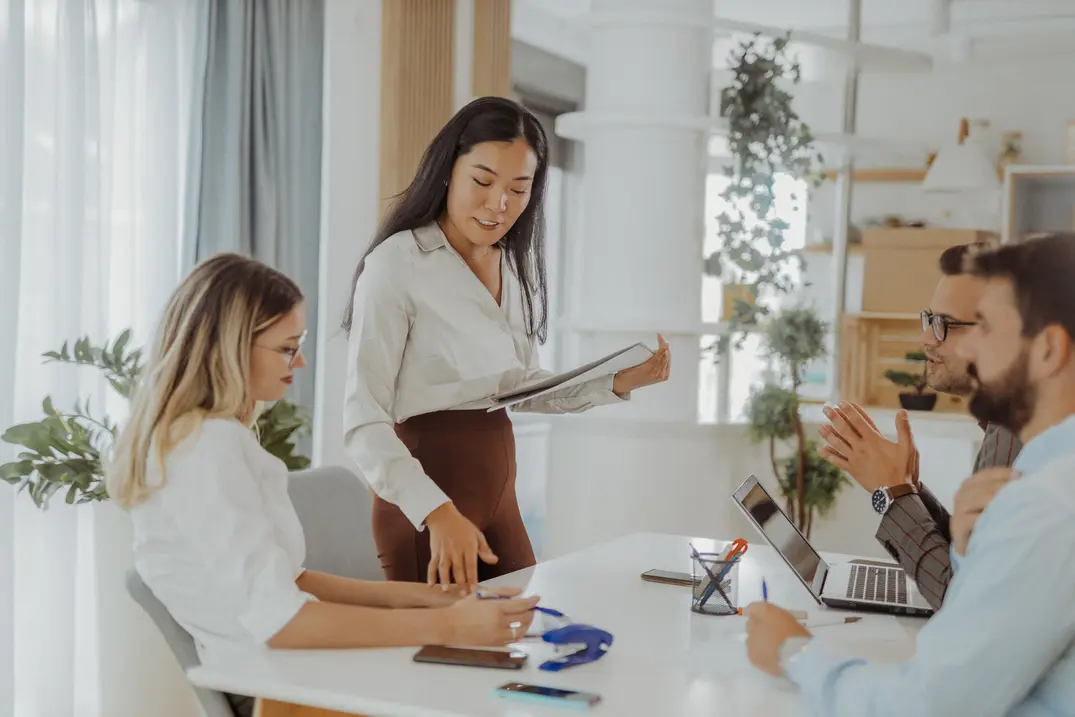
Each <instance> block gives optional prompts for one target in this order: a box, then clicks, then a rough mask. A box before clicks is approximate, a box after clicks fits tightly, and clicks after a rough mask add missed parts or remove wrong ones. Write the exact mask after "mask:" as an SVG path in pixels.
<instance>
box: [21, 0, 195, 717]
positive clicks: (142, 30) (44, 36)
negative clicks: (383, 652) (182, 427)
mask: <svg viewBox="0 0 1075 717" xmlns="http://www.w3.org/2000/svg"><path fill="white" fill-rule="evenodd" d="M194 4H195V2H194V1H193V0H0V430H3V429H4V428H6V427H7V426H8V425H11V424H12V423H17V422H23V421H30V420H37V419H38V418H39V417H40V405H41V399H42V398H43V397H44V396H45V395H46V394H50V395H51V396H52V397H53V399H54V401H55V403H56V404H57V406H58V407H60V406H64V407H70V406H71V405H72V404H73V402H74V400H75V399H76V398H78V397H82V398H85V397H86V396H87V395H91V396H93V397H94V398H96V399H97V400H96V401H95V405H97V406H99V407H102V408H103V407H104V405H105V404H104V397H105V396H107V395H108V393H109V389H108V387H107V385H106V384H105V383H103V382H102V381H101V379H100V377H99V376H98V375H97V374H96V372H95V371H93V370H91V369H86V370H83V369H75V368H73V367H71V366H65V365H56V364H49V365H45V364H43V363H42V359H41V354H42V353H43V352H45V351H48V350H53V349H57V348H58V347H59V346H60V345H61V344H62V343H63V342H64V341H65V340H73V339H75V338H77V337H79V336H82V335H87V334H88V335H89V336H90V337H91V338H93V339H94V340H95V341H97V342H101V341H104V340H105V339H106V338H109V337H111V336H114V335H115V334H117V333H118V332H119V331H120V330H122V329H124V328H127V327H132V328H133V330H134V333H135V336H134V341H135V342H136V343H138V344H141V343H144V342H145V341H146V339H147V337H148V335H149V334H150V332H151V330H152V325H153V322H154V321H155V319H156V317H157V315H158V313H159V311H160V309H161V306H162V304H163V301H164V300H165V299H166V297H167V294H168V292H170V291H171V290H172V289H173V288H174V286H175V284H176V282H177V280H178V272H179V249H180V237H181V236H182V230H183V228H182V226H181V217H182V207H181V202H182V196H183V191H182V189H183V187H184V182H185V176H184V171H183V164H184V160H185V157H186V151H187V147H186V137H187V136H188V131H187V130H188V123H189V106H190V103H189V93H190V86H191V74H192V72H193V71H194V59H193V58H194V44H195V43H194V31H195V27H194V22H193V19H194V10H193V5H194ZM108 409H109V413H110V414H111V415H112V416H113V417H115V418H120V417H122V413H123V409H124V407H123V405H122V404H120V403H118V402H117V400H116V399H115V398H112V399H111V400H110V403H109V404H108ZM14 453H15V451H14V450H12V447H11V446H7V445H4V444H0V462H4V461H7V460H11V459H12V458H13V457H14ZM95 515H97V511H95V510H94V509H92V508H89V507H87V506H83V507H78V508H76V507H72V506H68V505H65V504H64V502H63V495H62V493H60V494H58V495H57V497H56V499H55V500H54V501H53V503H52V505H51V507H50V508H49V510H48V511H46V512H41V511H38V510H37V509H36V508H35V507H34V506H33V504H32V502H31V501H30V499H29V496H28V495H26V494H23V495H18V496H15V495H14V491H12V490H11V489H10V488H9V487H8V486H7V485H6V484H0V717H12V716H13V717H71V716H74V715H77V717H98V716H99V715H100V717H113V715H111V714H108V715H102V714H101V712H102V711H103V710H102V708H101V691H102V689H101V684H100V679H99V678H100V676H101V673H102V671H104V672H108V670H109V667H108V666H107V665H105V666H103V667H99V666H98V662H99V657H100V656H101V655H102V654H103V653H102V652H101V646H102V645H107V644H108V643H109V641H110V639H112V635H113V632H114V631H115V630H118V629H122V626H117V625H110V624H106V623H107V621H105V623H100V622H99V621H98V620H97V619H96V618H97V616H98V614H99V607H100V606H98V605H97V604H96V599H97V596H98V595H99V594H100V593H99V590H98V587H99V586H98V585H97V580H96V577H97V575H98V571H97V568H96V565H97V562H98V561H97V556H96V555H95V552H97V551H95V550H94V544H95V541H94V525H93V519H94V516H95ZM97 542H98V543H99V541H97ZM97 547H98V550H100V548H101V546H100V545H99V544H98V546H97ZM126 547H127V548H128V549H129V546H126ZM106 549H107V546H106ZM113 592H114V591H113ZM107 612H108V611H105V613H107ZM166 712H167V709H165V710H163V711H161V712H159V714H165V713H166ZM147 714H149V712H147Z"/></svg>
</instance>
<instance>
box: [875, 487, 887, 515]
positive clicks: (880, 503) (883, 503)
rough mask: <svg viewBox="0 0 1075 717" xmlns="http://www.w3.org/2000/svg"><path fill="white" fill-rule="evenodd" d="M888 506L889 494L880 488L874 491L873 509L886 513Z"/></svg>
mask: <svg viewBox="0 0 1075 717" xmlns="http://www.w3.org/2000/svg"><path fill="white" fill-rule="evenodd" d="M887 507H888V496H887V495H885V491H884V490H883V489H881V488H878V489H877V490H875V491H874V492H873V509H874V510H876V511H877V512H878V513H884V512H885V508H887Z"/></svg>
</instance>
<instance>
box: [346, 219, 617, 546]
mask: <svg viewBox="0 0 1075 717" xmlns="http://www.w3.org/2000/svg"><path fill="white" fill-rule="evenodd" d="M501 277H502V278H501V297H500V304H499V305H498V304H497V302H496V300H495V299H494V298H493V296H492V294H490V293H489V290H488V289H487V288H486V287H485V285H484V284H482V282H481V280H480V279H478V277H477V276H475V274H474V272H473V271H471V269H470V267H468V266H467V264H466V262H465V261H464V260H463V258H462V257H461V256H460V255H459V254H458V252H456V251H455V249H454V248H452V246H451V244H449V243H448V240H447V239H446V238H445V236H444V233H443V232H442V231H441V230H440V227H439V226H438V225H437V224H436V223H433V224H429V225H427V226H424V227H421V228H420V229H415V230H414V231H403V232H399V233H398V234H394V235H393V236H391V237H389V238H388V239H386V240H385V241H384V243H383V244H381V245H380V246H379V247H377V248H376V249H375V250H373V252H371V253H370V255H369V256H368V257H367V258H366V265H365V268H364V270H363V272H362V277H361V279H360V280H359V281H358V285H357V286H356V287H355V294H354V318H353V320H352V325H351V332H350V337H349V341H348V362H347V365H348V371H347V385H346V389H345V390H346V400H345V403H344V417H343V424H344V425H343V429H344V443H345V445H346V447H347V452H348V454H349V455H350V456H351V458H352V459H353V460H354V461H355V463H357V464H358V467H359V469H360V470H361V472H362V475H363V476H364V477H365V479H366V481H367V482H368V483H369V484H370V486H371V487H372V488H373V490H374V491H375V492H376V493H377V495H379V496H380V497H381V498H383V499H384V500H386V501H388V502H389V503H393V504H395V505H397V506H399V508H400V510H402V511H403V513H404V514H405V515H406V516H407V518H408V519H409V520H410V521H411V523H413V524H414V526H415V527H416V528H418V529H419V530H420V529H422V522H423V521H424V520H425V518H426V516H427V515H429V513H430V512H432V511H433V509H435V508H436V507H437V506H439V505H441V504H442V503H444V502H446V501H447V500H448V497H447V496H446V495H445V494H444V492H443V491H442V490H441V489H440V488H438V487H437V486H436V484H434V482H433V481H432V480H431V479H430V478H429V477H428V476H427V475H426V474H425V472H424V471H423V470H422V466H421V465H420V464H419V463H418V461H417V460H415V459H414V458H413V457H411V454H410V452H409V451H408V450H407V448H406V446H404V445H403V443H402V442H401V441H400V440H399V438H398V437H397V436H396V435H395V432H394V431H393V430H392V425H393V424H394V423H401V422H403V421H405V420H406V419H408V418H410V417H412V416H416V415H419V414H423V413H432V412H434V411H443V410H451V409H484V408H489V407H491V406H492V405H493V403H492V401H491V400H490V399H491V397H492V396H494V395H496V394H497V393H500V392H502V391H507V390H510V389H513V388H516V387H518V386H521V385H522V384H524V383H526V382H528V381H533V380H535V379H540V378H544V377H546V376H549V375H551V373H550V372H547V371H543V370H542V369H541V367H540V366H539V365H538V355H537V348H536V345H535V342H533V341H531V339H530V337H528V336H527V333H526V324H525V319H524V316H525V314H524V307H523V297H522V291H521V287H520V285H519V281H518V278H517V277H516V276H515V275H514V274H513V272H512V271H511V269H510V264H509V262H508V261H507V257H506V255H503V256H502V260H501ZM620 400H621V399H620V398H619V397H618V396H617V395H616V394H615V393H613V392H612V377H611V376H610V377H608V378H604V379H597V380H594V381H590V382H587V383H584V384H581V385H578V386H573V387H570V388H567V389H564V390H562V391H556V392H553V393H549V394H546V395H544V396H540V397H537V398H534V399H531V400H529V401H525V402H523V403H519V404H516V405H515V406H513V410H521V411H533V412H543V413H568V412H578V411H585V410H587V409H589V408H592V407H594V406H599V405H601V404H606V403H614V402H618V401H620Z"/></svg>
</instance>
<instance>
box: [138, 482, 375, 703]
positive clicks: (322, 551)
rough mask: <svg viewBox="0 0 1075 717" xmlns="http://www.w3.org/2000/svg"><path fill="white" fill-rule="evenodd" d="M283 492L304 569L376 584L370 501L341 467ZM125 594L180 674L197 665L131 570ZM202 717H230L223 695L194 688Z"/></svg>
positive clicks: (186, 641)
mask: <svg viewBox="0 0 1075 717" xmlns="http://www.w3.org/2000/svg"><path fill="white" fill-rule="evenodd" d="M288 493H289V494H290V496H291V502H292V503H293V504H294V505H295V512H296V513H298V516H299V521H300V522H301V523H302V529H303V532H304V533H305V535H306V567H307V568H309V569H311V570H318V571H321V572H326V573H333V574H335V575H343V576H345V577H350V578H356V579H359V580H381V579H383V577H384V573H383V572H382V571H381V564H380V560H379V559H378V557H377V548H376V546H375V545H374V543H373V530H372V525H371V521H372V516H373V497H372V496H371V495H370V492H369V490H368V489H367V488H366V485H365V483H363V481H362V480H361V479H360V478H359V477H358V476H356V475H355V474H353V473H351V472H350V471H349V470H347V469H346V468H340V467H338V466H329V467H326V468H315V469H311V470H306V471H296V472H295V473H292V474H291V479H290V481H289V483H288ZM127 592H128V593H130V595H131V597H132V598H133V599H134V601H135V602H137V603H138V604H139V605H141V606H142V609H143V610H145V611H146V613H147V614H148V615H149V616H150V618H152V619H153V622H154V623H155V624H156V625H157V629H159V630H160V631H161V634H162V635H164V639H165V642H167V643H168V647H169V648H170V649H171V651H172V654H173V655H175V658H176V660H177V661H178V662H179V665H180V666H181V667H182V668H183V670H184V671H186V670H187V669H189V668H191V667H195V666H197V665H198V664H199V662H198V653H197V650H196V649H195V647H194V640H193V638H191V636H190V634H189V633H188V632H187V631H186V630H184V629H183V628H182V627H180V626H179V623H177V622H176V621H175V620H173V619H172V616H171V615H170V614H169V613H168V610H167V609H166V608H165V607H164V605H162V604H161V602H160V601H159V600H157V598H156V597H155V596H154V595H153V593H152V592H151V591H150V590H149V588H148V587H147V586H146V584H145V583H144V582H142V578H141V577H140V576H139V575H138V573H137V572H136V571H135V570H133V569H132V570H130V571H128V573H127ZM194 692H195V694H196V695H197V697H198V702H199V703H200V704H201V706H202V711H203V712H204V713H205V717H235V714H234V712H233V711H232V709H231V705H229V704H228V701H227V699H226V698H225V697H224V695H223V694H221V693H220V692H217V691H215V690H206V689H201V688H198V687H195V688H194Z"/></svg>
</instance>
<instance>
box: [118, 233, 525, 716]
mask: <svg viewBox="0 0 1075 717" xmlns="http://www.w3.org/2000/svg"><path fill="white" fill-rule="evenodd" d="M305 334H306V317H305V314H304V311H303V297H302V293H301V292H300V291H299V289H298V287H297V286H296V285H295V284H294V282H292V281H291V280H290V279H288V278H287V277H286V276H284V275H283V274H280V273H279V272H277V271H274V270H273V269H270V268H269V267H267V266H265V265H264V264H261V263H259V262H256V261H253V260H250V259H246V258H243V257H240V256H237V255H232V254H224V255H219V256H216V257H213V258H212V259H209V260H207V261H205V262H203V263H202V264H201V265H199V266H198V267H197V268H196V269H195V270H194V271H193V273H191V275H190V276H189V277H187V279H186V280H185V281H184V282H183V283H182V285H181V286H180V287H179V288H178V289H177V290H176V292H175V293H174V294H173V296H172V297H171V300H170V301H169V303H168V306H167V308H166V310H165V313H164V317H163V319H162V321H161V324H160V328H159V331H158V335H157V337H156V339H155V342H154V345H153V346H152V353H151V356H150V359H149V363H148V365H147V366H146V369H145V371H144V373H143V379H142V382H141V385H140V386H139V387H138V388H137V389H136V392H135V396H134V399H133V402H132V406H131V416H130V419H129V420H128V421H127V423H126V425H125V426H124V428H123V430H122V432H121V433H120V435H119V437H118V438H117V441H116V445H115V449H114V452H113V456H112V460H111V461H110V463H109V466H108V470H107V488H108V493H109V496H110V497H111V498H112V500H113V501H115V502H116V503H117V504H119V505H120V506H122V507H124V508H126V509H128V510H129V511H130V514H131V518H132V520H133V523H134V533H135V540H134V562H135V568H136V569H137V571H138V573H139V574H140V575H141V577H142V579H143V580H144V581H145V583H146V585H148V586H149V588H150V589H151V590H152V591H153V593H154V595H156V597H157V598H158V599H159V600H160V601H161V602H162V603H163V604H164V606H165V607H166V608H167V609H168V611H169V612H170V613H171V615H172V616H173V617H174V618H175V620H176V621H177V622H178V623H179V624H180V625H182V626H183V627H184V628H185V629H186V630H187V631H188V632H190V634H191V635H192V636H193V638H194V640H195V642H196V644H197V647H198V652H199V656H200V657H201V659H202V661H203V662H205V661H209V660H212V659H214V657H219V656H221V655H224V654H230V655H232V656H233V658H234V656H235V655H242V654H249V651H250V650H251V649H255V650H256V649H278V648H279V649H284V648H357V647H389V646H412V645H413V646H418V645H426V644H448V643H456V644H458V643H463V644H471V645H504V644H507V643H509V642H512V641H513V640H515V639H517V638H519V637H520V636H522V635H523V634H525V632H526V629H527V628H528V627H529V624H530V621H531V620H532V616H533V612H532V610H531V608H533V607H534V605H536V603H537V598H536V597H532V598H529V599H509V600H479V599H478V598H477V597H476V596H465V593H467V592H468V591H469V590H468V588H467V587H465V586H464V587H452V588H443V587H441V586H436V585H424V584H417V583H391V582H385V583H380V582H376V583H373V582H363V581H359V580H352V579H349V578H344V577H339V576H336V575H328V574H325V573H318V572H314V571H312V570H305V569H304V568H303V561H304V559H305V553H306V546H305V541H304V538H303V532H302V526H301V525H300V524H299V520H298V517H297V516H296V514H295V510H294V508H293V507H292V505H291V502H290V500H289V498H288V492H287V481H288V475H287V469H286V468H285V466H284V464H283V463H282V462H281V461H280V460H278V459H277V458H275V457H274V456H272V455H271V454H269V453H268V452H266V451H265V450H264V449H262V447H261V445H260V444H259V443H258V441H257V438H256V436H255V435H254V433H253V431H252V430H251V425H252V423H253V421H254V418H255V408H256V406H257V405H258V404H259V403H260V402H269V401H276V400H279V399H280V398H282V397H283V396H284V394H285V393H286V391H287V387H288V385H289V384H290V383H291V379H292V376H293V373H294V371H296V370H298V369H301V368H302V367H303V366H304V364H305V362H304V360H303V356H302V340H303V337H304V336H305ZM356 480H357V478H356ZM507 594H508V595H512V596H514V595H516V594H517V592H509V593H507ZM244 651H245V653H244ZM229 699H230V700H231V701H232V704H233V705H235V706H236V707H240V705H242V706H241V707H240V712H241V713H242V712H246V711H248V710H251V709H252V707H253V705H252V701H251V700H244V699H243V698H232V697H229Z"/></svg>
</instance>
